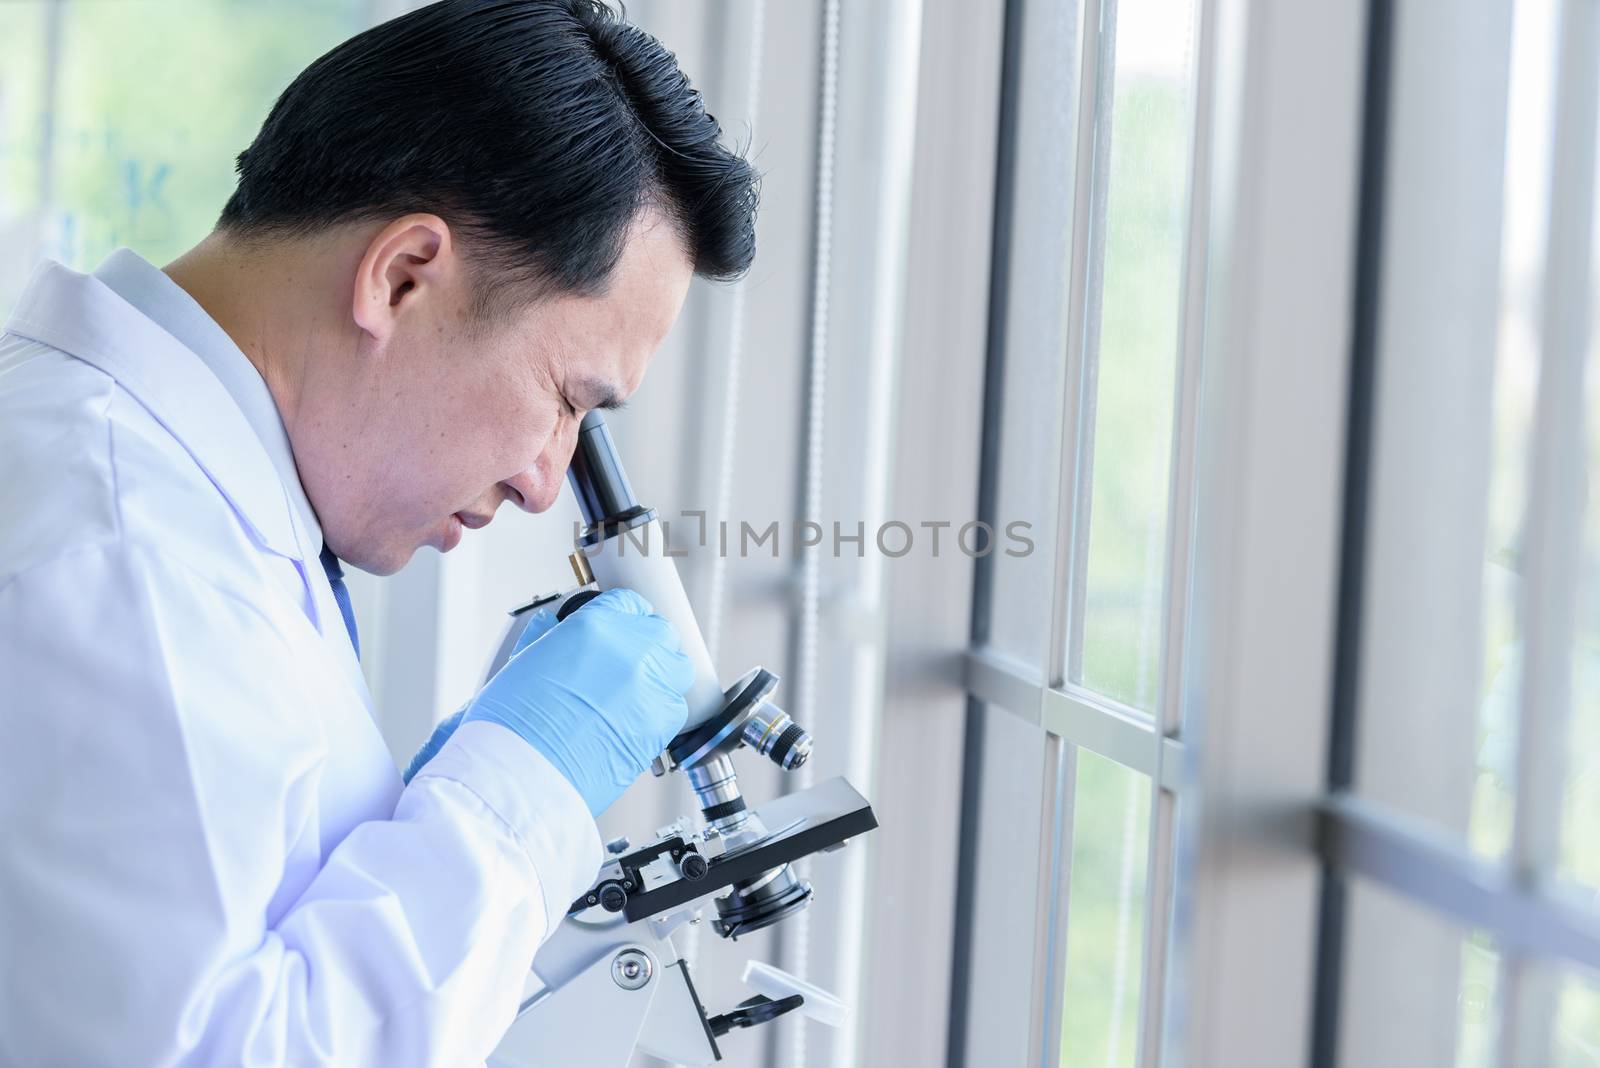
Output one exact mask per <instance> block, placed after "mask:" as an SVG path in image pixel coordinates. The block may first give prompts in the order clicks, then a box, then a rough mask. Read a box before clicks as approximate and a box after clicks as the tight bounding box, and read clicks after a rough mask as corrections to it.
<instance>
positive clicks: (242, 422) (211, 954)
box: [0, 0, 755, 1065]
mask: <svg viewBox="0 0 1600 1068" xmlns="http://www.w3.org/2000/svg"><path fill="white" fill-rule="evenodd" d="M718 139H719V130H718V127H717V124H716V122H715V121H714V120H713V119H712V118H711V117H710V116H709V115H707V114H706V113H705V112H704V110H703V109H702V107H701V103H700V99H699V97H698V95H697V94H696V93H695V92H694V91H693V90H692V89H691V88H690V86H689V84H688V83H687V81H686V80H685V79H684V77H683V75H682V74H681V73H680V72H679V70H678V68H677V65H676V61H675V60H674V59H673V57H672V56H671V54H670V53H668V52H666V51H665V50H664V49H663V48H662V47H661V45H660V44H659V43H657V42H656V41H654V40H653V39H651V38H650V37H648V36H646V35H645V34H643V33H641V32H640V31H638V30H637V29H635V28H633V27H631V26H628V25H627V24H625V23H623V22H621V21H619V20H618V19H617V18H616V17H615V16H613V15H612V14H611V13H610V12H609V11H608V10H607V9H606V8H605V7H604V6H602V5H601V4H600V3H598V2H583V0H516V2H512V0H501V2H489V0H481V2H471V0H447V2H445V3H440V4H436V5H434V6H432V7H428V8H425V9H422V10H419V11H417V12H414V13H411V14H408V15H406V16H404V17H402V18H399V19H397V20H395V21H393V22H389V23H387V24H384V25H382V26H379V27H377V28H375V29H373V30H371V31H369V32H367V33H364V34H361V35H360V36H358V37H356V38H354V39H352V40H350V41H348V42H346V43H345V44H343V45H341V46H340V47H338V48H336V49H334V50H333V51H332V52H330V53H329V54H328V55H326V56H324V57H322V58H321V59H319V60H318V61H317V62H315V63H314V64H312V65H311V66H310V67H309V68H307V70H306V71H305V72H304V73H302V74H301V75H300V76H299V77H298V78H297V79H296V80H295V81H294V83H293V84H292V85H291V86H290V87H289V88H288V90H287V91H286V92H285V93H284V94H283V96H282V97H281V98H280V99H279V101H278V102H277V104H276V105H275V107H274V108H273V110H272V112H271V114H270V115H269V116H268V118H267V120H266V122H265V124H264V125H263V127H262V129H261V132H260V134H259V136H258V137H257V138H256V140H255V142H254V143H253V144H252V145H251V146H250V147H249V149H248V150H247V151H245V152H244V153H243V154H242V155H241V156H240V157H239V161H238V172H239V181H238V187H237V190H236V192H235V193H234V195H233V196H232V198H231V199H230V200H229V201H228V204H227V206H226V207H225V209H224V210H223V213H222V216H221V219H220V221H219V223H218V226H217V228H216V230H215V232H213V233H212V234H211V235H210V236H208V237H207V238H206V239H205V240H204V241H202V242H201V243H200V244H199V245H198V246H197V247H196V248H194V249H193V250H192V251H190V252H189V253H187V254H186V255H184V256H183V257H181V258H180V259H179V260H177V261H176V262H175V263H172V264H170V265H168V266H167V267H166V268H165V269H164V270H158V269H156V268H155V267H154V266H152V265H150V264H148V263H146V262H144V261H143V260H141V259H139V258H138V257H137V256H135V255H133V254H132V253H131V252H128V251H126V250H124V251H121V252H118V253H115V254H113V255H112V256H111V257H110V258H108V259H107V260H106V261H105V263H104V264H102V266H101V267H100V268H99V269H98V270H96V271H95V272H94V274H92V275H81V274H77V273H75V272H72V271H69V270H67V269H66V268H64V267H61V266H60V265H55V264H46V265H44V266H43V267H41V268H40V269H39V271H38V272H37V273H36V275H35V276H34V279H33V281H32V282H31V283H30V286H29V289H28V290H27V292H26V294H25V295H24V296H23V297H22V299H21V301H20V302H19V304H18V306H17V308H16V310H15V312H14V314H13V317H12V319H11V320H10V322H9V323H8V325H7V327H6V333H5V334H4V335H0V474H3V477H0V503H3V505H4V507H3V508H0V736H3V737H4V739H5V742H6V744H5V746H4V748H3V749H0V819H3V826H4V828H5V829H4V831H3V832H0V833H3V835H4V845H3V847H0V961H3V962H4V964H3V966H0V1063H4V1064H17V1065H35V1064H73V1065H88V1064H118V1065H150V1064H172V1063H185V1064H188V1063H196V1064H243V1063H248V1064H311V1063H337V1064H342V1065H348V1064H381V1065H406V1064H420V1063H430V1064H435V1063H437V1064H462V1063H470V1062H482V1061H483V1059H484V1058H485V1057H486V1056H487V1055H488V1054H489V1052H490V1051H491V1050H492V1049H493V1047H494V1046H495V1044H496V1042H497V1041H498V1039H499V1037H500V1036H501V1035H502V1034H503V1032H504V1031H505V1029H506V1027H507V1026H508V1025H509V1023H510V1021H511V1019H512V1017H513V1014H514V1012H515V1009H516V1004H517V1000H518V997H519V995H520V992H521V987H522V980H523V977H524V973H525V971H526V968H527V967H528V965H529V963H530V961H531V960H532V958H533V956H534V953H535V951H536V949H537V948H538V946H539V944H540V942H541V940H542V939H543V938H544V937H546V936H547V935H548V934H549V933H550V932H551V930H552V928H553V926H554V925H555V924H556V923H557V922H559V920H560V918H561V916H562V915H563V913H564V910H565V907H566V905H567V903H569V902H570V901H571V900H572V899H573V898H575V897H576V896H578V894H579V893H580V892H581V891H582V890H584V889H586V888H587V885H588V883H589V881H590V879H591V878H592V876H593V875H594V873H595V871H596V869H597V867H598V865H599V863H600V852H601V851H600V847H599V841H598V837H597V833H596V829H595V824H594V816H595V814H597V813H598V812H600V811H601V810H602V809H604V808H605V807H606V806H607V805H608V804H610V803H611V802H612V801H613V800H614V799H615V798H616V797H617V796H618V795H619V794H620V793H621V791H622V790H623V789H624V788H625V787H626V786H627V785H628V784H629V782H631V781H632V780H633V779H634V778H636V777H637V776H638V775H639V773H640V772H641V771H642V770H643V768H644V767H645V766H646V765H647V763H648V762H649V760H650V758H651V756H652V755H654V754H655V753H657V752H659V751H660V750H661V749H662V748H663V747H664V745H665V743H666V742H667V740H668V739H669V738H670V737H671V736H672V735H673V734H674V733H675V732H676V731H677V730H678V728H679V727H680V726H681V724H682V722H683V720H684V716H685V707H684V699H683V696H682V695H683V693H684V692H685V691H686V690H687V689H688V687H689V685H690V678H691V671H690V668H689V665H688V661H687V658H686V657H685V656H684V655H683V653H682V652H681V650H680V649H679V647H678V643H677V639H676V637H675V636H674V635H673V634H672V631H671V627H670V625H669V624H667V622H666V621H665V620H664V619H662V618H661V617H660V616H657V615H654V614H653V613H652V612H651V610H650V607H649V606H648V605H647V604H646V603H645V602H644V601H643V599H642V598H640V597H639V596H638V595H637V594H634V593H632V592H630V591H626V590H617V591H609V592H607V593H606V594H605V595H603V596H602V597H600V598H598V599H597V600H595V601H593V602H592V603H591V604H589V605H587V606H586V607H584V608H583V609H582V610H580V611H579V612H577V613H575V614H574V615H573V616H572V617H571V618H569V619H568V620H566V621H565V622H562V623H560V624H558V625H552V621H549V620H546V621H545V622H544V624H543V625H542V626H541V627H540V628H537V629H536V630H535V631H534V637H535V638H536V640H532V641H531V642H529V641H526V640H525V643H524V648H523V649H522V650H521V651H519V652H518V653H517V655H515V656H514V657H513V658H512V660H511V661H510V662H509V663H508V664H507V666H506V667H505V668H504V669H503V670H502V671H501V672H500V673H499V674H498V675H497V676H496V677H495V678H494V679H493V680H491V681H490V683H489V684H488V685H487V686H486V687H485V688H484V690H483V691H482V692H481V693H480V694H479V695H478V696H477V697H476V698H475V699H474V700H473V701H472V702H471V703H470V704H469V705H468V706H467V708H466V709H465V710H464V712H463V713H462V714H461V715H460V716H459V717H458V718H457V719H456V720H452V721H450V722H449V723H447V724H446V725H445V726H444V727H443V728H441V730H440V731H439V732H438V733H436V735H435V738H434V739H433V740H432V741H430V744H429V746H428V747H427V748H426V749H425V750H424V752H423V753H422V754H419V759H418V760H417V761H414V762H413V768H412V769H411V771H412V772H414V777H410V776H408V778H409V784H406V782H405V781H404V780H403V779H402V776H401V775H400V773H399V772H398V771H397V770H396V769H395V767H394V766H393V763H392V762H391V761H390V760H389V758H388V756H387V755H386V754H387V750H386V749H385V746H384V744H383V742H382V740H381V738H380V737H379V734H378V731H377V729H376V727H375V726H374V724H373V721H372V718H371V713H370V708H369V707H368V705H369V698H368V695H367V692H366V689H365V687H364V686H363V684H362V681H361V675H360V671H359V669H358V663H357V656H358V648H359V646H358V637H357V633H356V630H355V623H354V619H353V618H352V616H351V613H350V610H349V601H348V598H347V597H346V596H345V594H344V583H343V579H342V577H341V572H340V568H339V561H340V560H343V561H344V562H346V563H348V564H351V565H354V566H356V567H360V568H362V569H364V570H367V571H371V572H374V573H377V574H387V573H390V572H393V571H394V570H396V569H397V568H399V567H401V566H402V565H403V564H405V562H406V561H407V560H408V559H409V558H410V557H411V555H412V553H413V552H414V551H415V550H416V549H417V548H418V547H419V546H421V545H432V546H434V547H435V548H436V549H439V550H440V551H449V550H450V549H451V548H452V547H453V546H454V545H455V544H456V542H457V541H458V539H459V538H460V537H461V536H462V530H463V528H476V527H479V526H482V525H483V524H485V523H488V522H489V520H490V518H491V517H492V516H493V515H494V513H495V510H496V508H497V507H498V506H499V505H501V504H502V503H504V502H506V501H510V502H511V503H512V504H513V505H515V506H517V507H519V508H522V509H525V510H527V511H530V512H539V511H542V510H544V509H546V508H548V507H549V506H550V504H551V502H552V501H553V500H554V499H555V497H556V493H557V491H558V489H559V487H560V484H561V480H562V478H563V475H564V473H565V470H566V467H567V465H568V461H569V458H570V456H571V453H572V449H573V446H574V440H575V435H576V431H577V427H578V423H579V420H580V419H581V417H582V416H583V414H584V412H585V411H587V410H589V409H593V408H612V407H616V406H617V405H619V404H620V403H621V402H622V400H623V398H625V397H627V396H628V395H629V394H630V393H632V392H633V391H634V390H635V389H636V388H638V385H639V382H640V379H641V378H642V377H643V375H644V373H645V368H646V365H647V363H648V362H649V359H650V357H651V355H652V353H653V351H654V350H655V349H656V347H657V346H658V344H659V343H660V341H661V339H662V337H663V335H665V334H666V332H667V330H668V328H669V327H670V326H671V325H672V323H673V321H674V319H675V318H676V317H677V315H678V312H679V310H680V307H681V305H682V302H683V299H684V295H685V292H686V290H687V287H688V284H689V281H690V277H691V275H692V274H693V273H696V272H698V273H700V274H703V275H707V276H712V277H728V276H732V275H735V274H737V273H739V272H742V271H743V270H745V269H746V267H747V266H748V265H749V262H750V260H751V257H752V255H753V251H754V240H753V213H754V207H755V181H754V175H753V172H752V170H751V168H750V167H749V165H748V164H747V163H746V162H745V161H744V160H742V159H740V158H738V157H737V156H735V155H733V154H732V153H730V152H729V151H728V150H727V149H725V148H724V147H722V146H721V145H720V144H719V140H718ZM430 758H431V759H430Z"/></svg>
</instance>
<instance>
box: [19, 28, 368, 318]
mask: <svg viewBox="0 0 1600 1068" xmlns="http://www.w3.org/2000/svg"><path fill="white" fill-rule="evenodd" d="M369 7H370V5H369V4H367V3H365V2H363V0H274V2H271V3H268V2H266V0H254V2H239V0H191V2H188V3H183V4H174V3H169V2H154V0H124V2H121V3H115V4H60V3H20V4H19V3H6V4H4V5H0V27H3V28H4V31H5V32H4V33H0V101H3V103H4V106H3V107H0V232H3V233H4V234H5V235H6V236H8V237H12V238H14V239H18V240H17V244H16V245H15V246H14V247H16V248H19V249H20V250H21V253H22V254H21V255H13V256H8V257H5V260H6V261H7V263H8V266H6V267H5V268H3V269H4V271H5V273H4V274H0V305H4V306H5V307H7V308H9V307H10V305H11V303H12V302H13V301H14V300H15V299H16V296H17V294H18V293H19V292H20V290H21V287H22V285H23V283H24V282H25V281H26V279H27V270H28V269H29V268H30V267H31V266H32V263H33V261H34V259H35V257H36V256H37V255H42V256H51V257H54V258H56V259H59V260H61V261H62V262H64V263H66V264H67V265H68V266H71V267H74V268H78V269H87V268H91V267H93V266H94V265H95V264H96V263H98V262H99V260H100V259H101V257H103V256H104V255H105V254H106V253H107V252H110V251H111V250H112V249H114V248H116V247H118V246H119V245H127V246H129V247H131V248H132V249H134V251H136V252H138V253H140V254H141V255H143V256H145V257H146V258H147V259H151V260H153V261H155V262H156V263H158V264H159V263H165V262H167V261H168V260H170V259H173V258H175V257H176V256H177V255H178V254H179V253H180V252H182V251H184V250H185V249H187V248H188V247H189V246H190V245H192V244H194V243H195V242H197V241H199V240H200V238H202V237H204V236H205V234H206V233H207V232H208V231H209V230H210V229H211V225H212V223H214V222H215V221H216V217H217V214H218V213H219V212H220V211H221V210H222V205H223V202H224V201H225V200H226V199H227V197H228V194H229V193H230V192H232V190H233V158H234V156H235V155H237V154H238V153H239V152H240V151H242V150H243V149H244V148H245V147H246V146H247V145H248V144H249V142H250V140H251V138H253V137H254V136H255V133H256V130H257V129H258V128H259V127H260V125H261V121H262V119H264V118H266V115H267V111H268V109H269V108H270V107H271V105H272V102H273V100H274V99H275V98H276V97H277V95H278V93H279V92H281V91H282V90H283V88H284V87H285V86H286V85H287V84H288V83H289V80H290V79H291V78H293V77H294V75H295V74H297V73H299V71H300V69H301V68H302V67H304V66H305V65H306V64H308V63H309V62H310V61H311V60H313V59H315V58H316V57H317V56H318V55H319V54H320V53H322V52H324V51H326V50H327V49H328V48H330V47H332V46H333V45H334V44H336V43H338V42H339V41H341V40H343V39H344V38H345V37H348V36H349V35H351V34H352V33H355V32H356V31H357V30H359V29H361V28H362V26H363V25H364V22H363V21H362V20H363V18H364V12H365V11H366V10H367V9H368V8H369ZM152 56H159V57H161V58H160V62H151V58H150V57H152Z"/></svg>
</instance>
